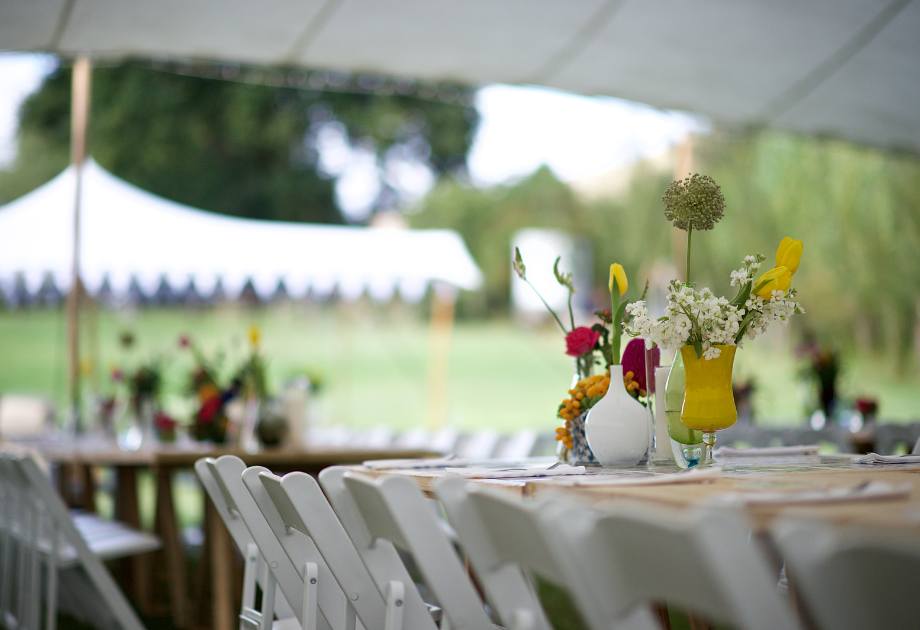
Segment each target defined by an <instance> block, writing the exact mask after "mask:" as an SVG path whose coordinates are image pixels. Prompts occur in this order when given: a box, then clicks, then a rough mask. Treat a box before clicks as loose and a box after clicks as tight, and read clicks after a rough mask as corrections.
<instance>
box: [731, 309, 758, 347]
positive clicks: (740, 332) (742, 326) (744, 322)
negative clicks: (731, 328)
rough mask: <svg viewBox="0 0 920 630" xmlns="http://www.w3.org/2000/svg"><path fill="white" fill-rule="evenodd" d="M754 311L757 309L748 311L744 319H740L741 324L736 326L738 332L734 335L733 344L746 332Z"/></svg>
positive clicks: (736, 343)
mask: <svg viewBox="0 0 920 630" xmlns="http://www.w3.org/2000/svg"><path fill="white" fill-rule="evenodd" d="M756 312H757V311H748V312H747V315H745V316H744V319H742V320H741V324H739V326H738V334H736V335H735V345H738V342H739V341H741V338H742V337H744V333H746V332H747V329H748V326H750V325H751V320H753V319H754V314H755V313H756Z"/></svg>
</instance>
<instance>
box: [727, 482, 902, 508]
mask: <svg viewBox="0 0 920 630" xmlns="http://www.w3.org/2000/svg"><path fill="white" fill-rule="evenodd" d="M910 491H911V485H910V484H909V483H904V484H890V483H887V482H884V481H870V482H865V483H861V484H858V485H855V486H844V487H837V488H821V489H819V490H794V491H788V492H760V493H741V492H733V493H730V494H724V495H721V496H719V497H716V498H715V499H713V501H714V502H717V503H744V504H746V505H796V504H810V503H846V502H848V501H879V500H883V499H903V498H906V497H908V496H910Z"/></svg>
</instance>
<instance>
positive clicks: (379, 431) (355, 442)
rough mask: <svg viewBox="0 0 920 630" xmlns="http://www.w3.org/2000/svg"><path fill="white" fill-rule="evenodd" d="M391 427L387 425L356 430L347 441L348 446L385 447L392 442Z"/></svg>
mask: <svg viewBox="0 0 920 630" xmlns="http://www.w3.org/2000/svg"><path fill="white" fill-rule="evenodd" d="M393 438H394V435H393V429H391V428H389V427H371V428H369V429H366V430H362V431H356V432H355V433H354V435H353V436H352V438H351V440H350V441H349V445H350V446H357V447H359V448H372V449H373V448H387V447H388V446H391V445H392V444H393Z"/></svg>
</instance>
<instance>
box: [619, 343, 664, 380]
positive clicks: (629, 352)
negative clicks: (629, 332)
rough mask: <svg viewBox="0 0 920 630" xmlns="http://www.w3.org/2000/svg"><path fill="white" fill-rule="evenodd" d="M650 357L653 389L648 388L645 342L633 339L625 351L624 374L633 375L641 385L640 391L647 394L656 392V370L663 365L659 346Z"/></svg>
mask: <svg viewBox="0 0 920 630" xmlns="http://www.w3.org/2000/svg"><path fill="white" fill-rule="evenodd" d="M649 355H651V360H652V367H651V369H649V377H650V378H651V387H647V386H646V385H647V384H648V383H647V382H646V378H645V340H644V339H641V338H637V339H633V340H631V341H630V342H629V343H628V344H626V349H625V350H624V351H623V374H626V373H627V372H632V373H633V380H635V381H636V382H637V383H639V389H643V390H645V391H647V392H654V391H655V368H656V367H658V366H659V365H660V364H661V351H660V350H659V349H658V346H655V347H654V348H652V349H651V350H649Z"/></svg>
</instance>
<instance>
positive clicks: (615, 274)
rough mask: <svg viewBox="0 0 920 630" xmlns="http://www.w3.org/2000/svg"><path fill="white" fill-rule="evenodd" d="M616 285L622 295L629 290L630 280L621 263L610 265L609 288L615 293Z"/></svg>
mask: <svg viewBox="0 0 920 630" xmlns="http://www.w3.org/2000/svg"><path fill="white" fill-rule="evenodd" d="M614 286H616V288H617V291H619V293H620V297H623V294H624V293H626V292H627V291H628V290H629V280H628V279H627V278H626V270H625V269H623V265H621V264H620V263H613V264H612V265H610V278H609V280H608V281H607V289H608V290H609V291H610V294H611V295H613V287H614Z"/></svg>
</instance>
